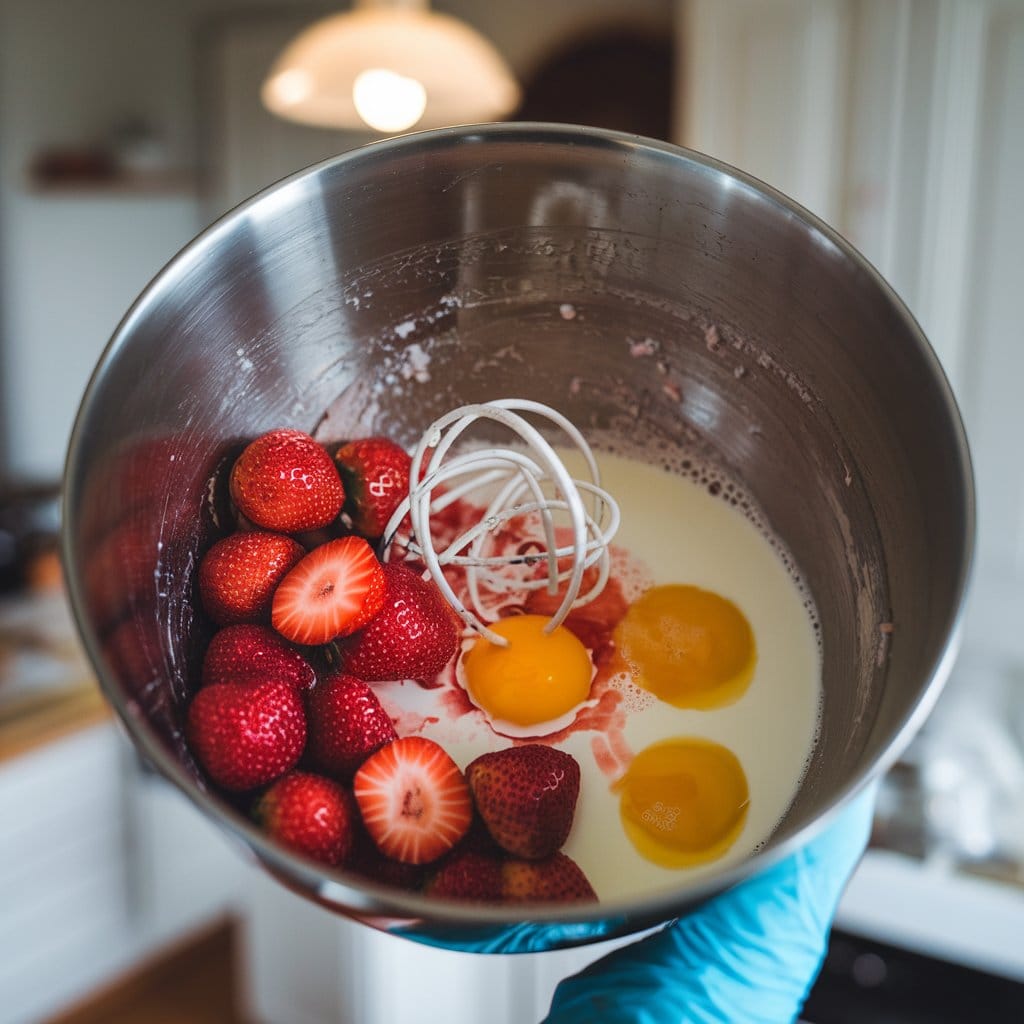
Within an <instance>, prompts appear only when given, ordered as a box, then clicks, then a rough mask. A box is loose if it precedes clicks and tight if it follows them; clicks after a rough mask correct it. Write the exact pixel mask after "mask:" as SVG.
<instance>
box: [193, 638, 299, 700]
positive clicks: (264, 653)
mask: <svg viewBox="0 0 1024 1024" xmlns="http://www.w3.org/2000/svg"><path fill="white" fill-rule="evenodd" d="M275 680H276V681H280V682H288V683H291V684H292V685H293V686H295V687H296V688H297V689H298V690H302V691H305V690H309V689H310V688H311V687H312V685H313V684H314V683H315V682H316V672H314V671H313V666H312V665H310V663H309V662H308V661H306V659H305V658H304V657H303V656H302V655H301V654H300V653H299V652H298V651H297V650H295V648H294V647H291V646H289V645H288V644H287V643H285V642H284V640H282V639H281V637H280V636H278V634H277V633H275V632H274V631H273V630H272V629H271V628H270V627H269V626H260V625H251V624H239V625H236V626H226V627H225V628H224V629H222V630H220V631H219V632H217V633H216V634H215V635H214V637H213V639H212V640H211V641H210V646H209V647H207V648H206V655H205V656H204V658H203V670H202V681H203V685H204V686H214V685H216V684H217V683H259V682H270V681H275Z"/></svg>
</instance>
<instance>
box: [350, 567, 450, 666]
mask: <svg viewBox="0 0 1024 1024" xmlns="http://www.w3.org/2000/svg"><path fill="white" fill-rule="evenodd" d="M384 576H385V579H386V581H387V589H386V591H385V594H384V607H383V608H382V609H381V611H380V613H379V614H378V615H377V616H375V617H374V618H373V620H372V621H370V622H368V623H367V624H366V626H365V627H364V628H363V629H362V630H360V631H359V632H358V633H356V634H355V635H354V636H351V637H349V638H348V639H347V640H346V641H345V642H344V643H343V644H342V645H341V657H342V664H343V665H344V666H345V671H346V672H351V673H352V674H353V675H355V676H359V678H360V679H366V680H369V681H371V682H381V681H383V680H393V679H415V680H417V681H419V682H424V683H426V682H429V681H430V680H432V679H433V678H434V677H435V676H436V675H437V674H438V673H439V672H440V671H441V669H443V668H444V666H445V665H447V664H448V662H449V661H450V660H451V658H452V656H453V655H454V654H455V652H456V650H457V649H458V646H459V627H458V625H457V624H456V619H455V615H454V613H453V612H452V610H451V608H450V607H449V606H448V603H447V602H446V601H445V599H444V597H443V596H442V595H441V591H440V590H438V588H437V584H436V583H434V582H433V581H430V580H425V579H423V578H422V577H421V576H420V575H419V574H418V573H416V572H414V571H413V570H412V569H410V568H409V567H408V566H406V565H402V564H401V563H400V562H387V563H386V564H385V565H384Z"/></svg>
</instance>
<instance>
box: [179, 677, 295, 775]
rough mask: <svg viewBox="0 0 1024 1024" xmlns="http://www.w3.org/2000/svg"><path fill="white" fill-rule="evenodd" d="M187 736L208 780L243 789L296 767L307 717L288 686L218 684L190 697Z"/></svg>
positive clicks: (278, 684) (290, 685)
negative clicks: (191, 698)
mask: <svg viewBox="0 0 1024 1024" xmlns="http://www.w3.org/2000/svg"><path fill="white" fill-rule="evenodd" d="M186 732H187V736H188V741H189V744H190V745H191V748H192V751H193V753H194V754H195V756H196V757H197V758H198V760H199V762H200V764H202V766H203V767H204V768H205V769H206V771H207V773H208V774H209V776H210V778H211V779H213V781H214V782H216V783H218V784H219V785H221V786H223V787H224V788H225V789H231V790H239V791H241V790H247V789H254V788H256V787H257V786H263V785H265V784H266V783H268V782H273V781H274V779H277V778H280V777H281V776H282V775H284V774H285V772H288V771H290V770H291V769H292V768H294V767H295V764H296V762H297V761H298V760H299V757H300V755H301V754H302V750H303V747H304V746H305V743H306V715H305V711H304V709H303V707H302V698H301V697H300V696H299V694H298V691H297V690H296V689H295V687H294V686H293V685H292V684H291V683H284V682H268V683H218V684H217V685H216V686H204V687H203V688H202V689H201V690H200V691H199V692H198V693H197V694H196V695H195V697H194V698H193V700H192V703H191V704H190V705H189V709H188V720H187V725H186Z"/></svg>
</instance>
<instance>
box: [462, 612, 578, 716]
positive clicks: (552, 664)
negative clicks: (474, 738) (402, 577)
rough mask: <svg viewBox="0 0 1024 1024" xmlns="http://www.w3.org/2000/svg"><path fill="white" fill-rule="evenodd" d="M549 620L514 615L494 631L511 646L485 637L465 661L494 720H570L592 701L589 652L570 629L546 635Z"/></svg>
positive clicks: (472, 691) (477, 698)
mask: <svg viewBox="0 0 1024 1024" xmlns="http://www.w3.org/2000/svg"><path fill="white" fill-rule="evenodd" d="M548 622H549V619H548V618H547V617H546V616H544V615H513V616H510V617H509V618H507V619H501V620H500V621H499V622H497V623H495V624H494V625H493V626H491V629H493V630H494V632H495V633H497V634H498V635H499V636H501V637H504V638H505V639H506V640H507V641H508V646H506V647H499V646H498V645H497V644H492V643H491V642H490V641H489V640H487V639H485V638H483V637H481V638H480V639H479V640H477V641H476V643H475V644H474V645H473V646H472V647H471V648H470V649H469V651H467V652H466V654H465V655H464V656H463V660H462V667H463V672H464V676H465V681H466V688H467V689H468V690H469V695H470V697H472V698H473V701H474V702H475V703H476V705H477V706H478V707H481V708H483V709H484V711H486V712H487V714H488V715H490V717H491V718H493V719H500V720H502V721H506V722H513V723H515V724H516V725H521V726H530V725H537V724H539V723H541V722H549V721H551V720H552V719H555V718H558V717H559V716H560V715H564V714H565V713H566V712H567V711H570V710H572V708H574V707H576V705H577V704H580V703H582V702H583V701H585V700H586V699H587V696H588V695H589V693H590V680H591V676H592V674H593V673H592V671H591V664H590V655H589V654H588V653H587V649H586V648H585V647H584V646H583V644H582V643H581V642H580V641H579V639H578V638H577V637H576V636H574V635H573V634H572V633H571V632H569V630H568V629H566V628H565V627H564V626H558V627H556V628H555V629H554V630H553V631H552V632H551V633H545V632H544V627H545V626H546V625H547V624H548Z"/></svg>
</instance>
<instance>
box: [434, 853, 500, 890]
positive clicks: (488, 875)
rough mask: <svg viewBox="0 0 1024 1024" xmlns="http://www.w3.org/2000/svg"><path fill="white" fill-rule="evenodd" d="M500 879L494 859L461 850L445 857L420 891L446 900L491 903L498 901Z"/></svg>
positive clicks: (497, 862)
mask: <svg viewBox="0 0 1024 1024" xmlns="http://www.w3.org/2000/svg"><path fill="white" fill-rule="evenodd" d="M503 889H504V878H503V874H502V865H501V861H500V860H499V859H498V858H497V857H488V856H487V855H486V854H483V853H477V852H475V851H473V850H462V849H461V847H460V852H458V853H455V854H453V855H452V856H451V857H449V858H446V859H445V860H444V862H443V863H442V864H441V865H440V866H439V867H438V869H437V870H436V871H435V872H434V874H433V875H432V876H431V877H430V878H429V879H428V880H427V884H426V886H425V887H424V890H423V891H424V892H425V893H426V895H428V896H440V897H442V898H443V899H448V900H471V901H473V902H482V901H493V902H498V901H500V900H501V898H502V894H503Z"/></svg>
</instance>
